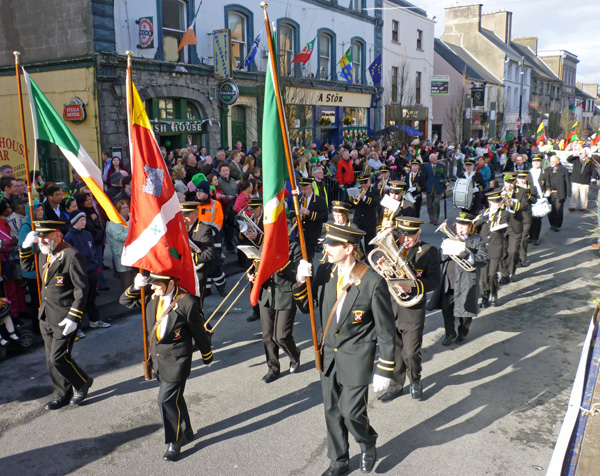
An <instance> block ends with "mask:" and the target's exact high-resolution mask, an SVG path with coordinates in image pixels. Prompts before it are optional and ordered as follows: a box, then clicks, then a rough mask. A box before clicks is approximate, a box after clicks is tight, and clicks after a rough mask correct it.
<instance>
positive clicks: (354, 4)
mask: <svg viewBox="0 0 600 476" xmlns="http://www.w3.org/2000/svg"><path fill="white" fill-rule="evenodd" d="M350 8H351V9H352V10H354V11H357V12H362V0H351V2H350Z"/></svg>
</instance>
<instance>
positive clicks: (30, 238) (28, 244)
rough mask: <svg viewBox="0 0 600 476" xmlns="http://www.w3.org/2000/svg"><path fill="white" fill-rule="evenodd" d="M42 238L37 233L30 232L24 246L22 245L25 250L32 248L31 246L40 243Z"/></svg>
mask: <svg viewBox="0 0 600 476" xmlns="http://www.w3.org/2000/svg"><path fill="white" fill-rule="evenodd" d="M39 241H40V238H39V236H38V235H37V233H36V232H35V231H30V232H29V233H27V236H26V237H25V240H24V241H23V244H22V245H21V246H22V247H23V248H31V245H33V244H34V243H39Z"/></svg>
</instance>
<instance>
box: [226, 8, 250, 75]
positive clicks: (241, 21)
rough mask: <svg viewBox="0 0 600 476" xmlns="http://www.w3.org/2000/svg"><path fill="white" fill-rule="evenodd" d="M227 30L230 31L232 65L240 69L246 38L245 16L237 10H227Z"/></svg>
mask: <svg viewBox="0 0 600 476" xmlns="http://www.w3.org/2000/svg"><path fill="white" fill-rule="evenodd" d="M227 21H228V25H229V30H230V31H231V50H232V51H231V55H232V56H233V67H234V68H235V69H241V68H243V67H244V60H245V59H246V54H247V52H246V50H247V47H246V45H247V44H248V38H247V36H248V35H247V27H246V24H247V21H248V20H247V18H246V16H245V15H242V14H241V13H238V12H229V13H228V15H227Z"/></svg>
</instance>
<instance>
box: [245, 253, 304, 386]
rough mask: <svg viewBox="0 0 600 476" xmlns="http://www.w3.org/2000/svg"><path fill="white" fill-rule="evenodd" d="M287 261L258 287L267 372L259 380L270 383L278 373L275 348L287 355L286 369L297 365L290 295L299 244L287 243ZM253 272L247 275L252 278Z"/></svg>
mask: <svg viewBox="0 0 600 476" xmlns="http://www.w3.org/2000/svg"><path fill="white" fill-rule="evenodd" d="M289 258H290V259H289V261H288V263H287V264H286V265H285V266H284V267H283V268H281V269H280V270H279V271H277V272H276V273H275V274H274V275H273V276H271V277H270V278H269V279H268V280H267V281H265V282H264V284H263V285H262V287H261V290H260V297H259V300H258V305H259V309H260V323H261V325H262V335H263V345H264V347H265V355H266V357H267V367H268V369H269V370H268V372H267V374H266V375H265V376H264V377H263V381H264V382H266V383H271V382H273V381H274V380H276V379H277V378H279V375H280V365H279V348H280V347H281V349H283V351H284V352H285V353H286V354H287V356H288V357H289V358H290V373H291V374H293V373H295V372H297V371H298V368H299V367H300V349H298V347H297V346H296V342H295V341H294V335H293V334H294V320H295V319H296V303H295V302H294V297H293V295H292V286H293V285H294V284H295V283H296V271H297V269H298V262H299V261H300V259H302V251H301V250H300V245H299V244H298V243H295V242H291V243H290V255H289ZM254 276H255V275H254V273H249V274H248V279H249V280H250V281H251V282H254Z"/></svg>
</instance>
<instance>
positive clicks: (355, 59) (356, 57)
mask: <svg viewBox="0 0 600 476" xmlns="http://www.w3.org/2000/svg"><path fill="white" fill-rule="evenodd" d="M362 55H363V45H362V44H361V43H359V42H358V41H353V42H352V74H353V75H354V82H355V83H356V84H360V83H361V82H362Z"/></svg>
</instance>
